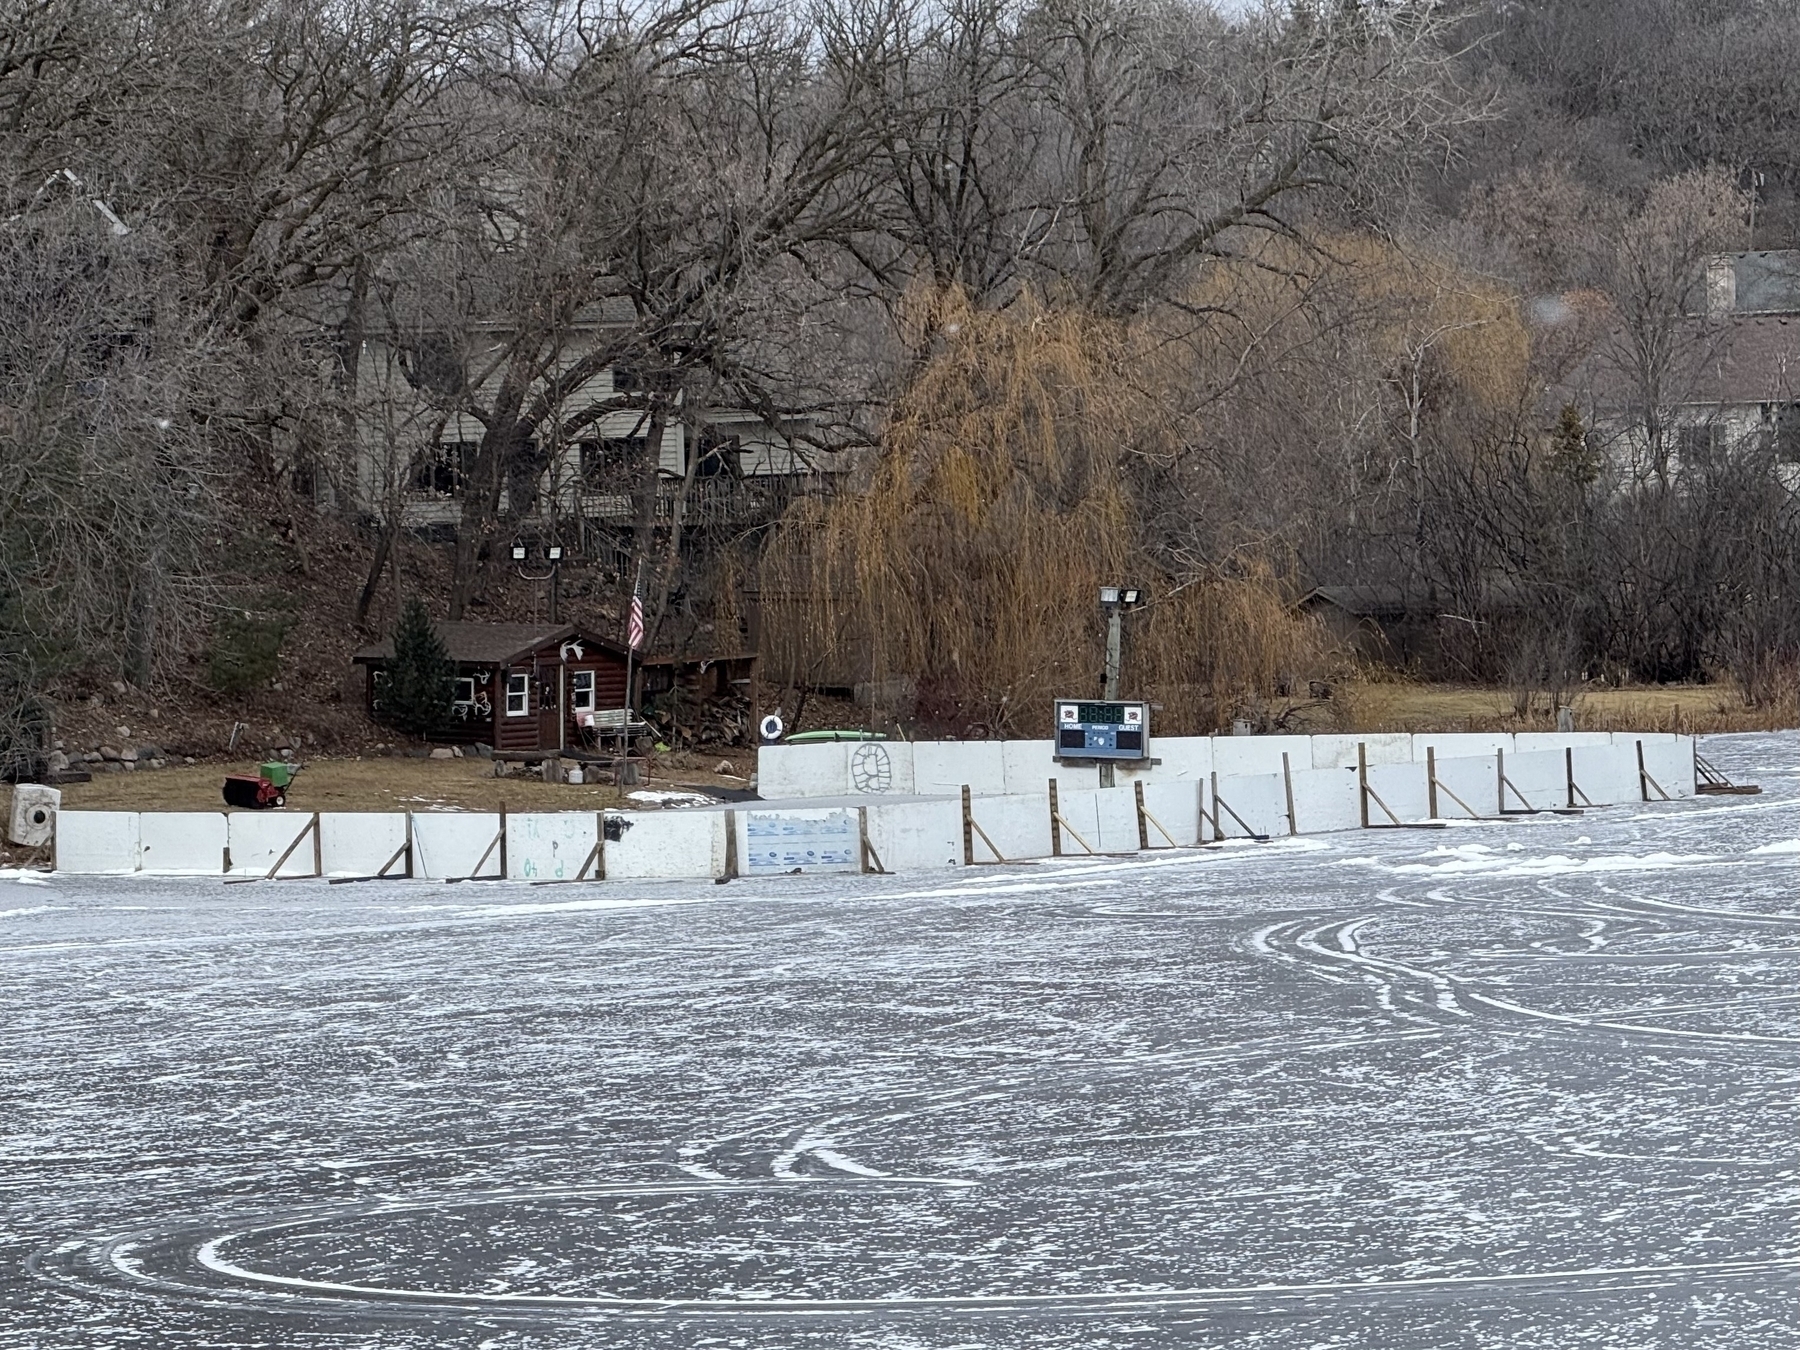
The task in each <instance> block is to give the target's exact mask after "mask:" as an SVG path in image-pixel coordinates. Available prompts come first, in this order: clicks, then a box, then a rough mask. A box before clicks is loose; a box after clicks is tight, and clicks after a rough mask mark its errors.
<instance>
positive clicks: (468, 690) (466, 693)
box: [450, 675, 475, 703]
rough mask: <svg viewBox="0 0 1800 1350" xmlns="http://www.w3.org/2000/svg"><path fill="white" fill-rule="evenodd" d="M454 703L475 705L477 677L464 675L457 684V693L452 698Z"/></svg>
mask: <svg viewBox="0 0 1800 1350" xmlns="http://www.w3.org/2000/svg"><path fill="white" fill-rule="evenodd" d="M450 701H451V702H452V703H473V702H474V701H475V677H474V676H473V675H464V676H462V677H461V678H460V679H458V680H457V682H456V693H455V694H454V695H452V696H451V699H450Z"/></svg>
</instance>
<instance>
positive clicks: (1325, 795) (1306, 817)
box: [1293, 769, 1362, 834]
mask: <svg viewBox="0 0 1800 1350" xmlns="http://www.w3.org/2000/svg"><path fill="white" fill-rule="evenodd" d="M1293 783H1294V821H1295V824H1296V826H1297V832H1298V833H1300V834H1330V833H1332V832H1333V831H1335V830H1355V829H1360V828H1361V826H1362V816H1361V814H1360V812H1359V811H1358V809H1357V783H1356V770H1355V769H1307V770H1305V771H1303V772H1299V771H1297V772H1296V773H1295V774H1294V776H1293Z"/></svg>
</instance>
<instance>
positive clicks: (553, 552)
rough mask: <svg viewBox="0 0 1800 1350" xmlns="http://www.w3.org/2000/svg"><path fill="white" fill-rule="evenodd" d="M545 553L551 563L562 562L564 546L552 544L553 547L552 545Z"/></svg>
mask: <svg viewBox="0 0 1800 1350" xmlns="http://www.w3.org/2000/svg"><path fill="white" fill-rule="evenodd" d="M544 552H545V553H546V554H547V555H548V556H549V558H550V561H551V562H561V561H562V545H561V544H552V545H550V547H549V548H547V549H545V550H544Z"/></svg>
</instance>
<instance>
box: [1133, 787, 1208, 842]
mask: <svg viewBox="0 0 1800 1350" xmlns="http://www.w3.org/2000/svg"><path fill="white" fill-rule="evenodd" d="M1205 790H1206V781H1205V780H1204V779H1200V778H1196V779H1193V780H1186V779H1175V780H1171V781H1165V782H1157V783H1145V784H1144V809H1145V810H1146V811H1148V812H1149V813H1150V815H1151V816H1152V817H1154V820H1153V822H1152V823H1151V825H1150V829H1149V833H1150V847H1151V848H1169V847H1172V846H1180V847H1183V848H1186V847H1191V846H1192V845H1194V844H1197V843H1199V842H1200V796H1201V794H1202V793H1203V792H1204V791H1205ZM1158 825H1161V826H1162V829H1158V828H1157V826H1158ZM1164 829H1166V830H1167V831H1168V832H1169V833H1170V834H1172V835H1174V836H1175V838H1174V840H1173V842H1172V843H1171V841H1170V840H1168V839H1165V838H1164V837H1163V830H1164Z"/></svg>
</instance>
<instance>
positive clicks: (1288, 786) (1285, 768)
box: [1281, 750, 1300, 835]
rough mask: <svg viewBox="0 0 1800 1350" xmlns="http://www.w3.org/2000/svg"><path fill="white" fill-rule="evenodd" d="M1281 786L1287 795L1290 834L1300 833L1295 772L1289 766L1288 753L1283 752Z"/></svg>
mask: <svg viewBox="0 0 1800 1350" xmlns="http://www.w3.org/2000/svg"><path fill="white" fill-rule="evenodd" d="M1281 786H1282V790H1283V791H1285V792H1286V793H1287V811H1288V833H1289V834H1290V835H1294V834H1299V833H1300V822H1299V821H1297V820H1295V819H1294V770H1293V768H1292V766H1290V765H1289V764H1288V755H1287V751H1285V750H1283V751H1282V752H1281Z"/></svg>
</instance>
